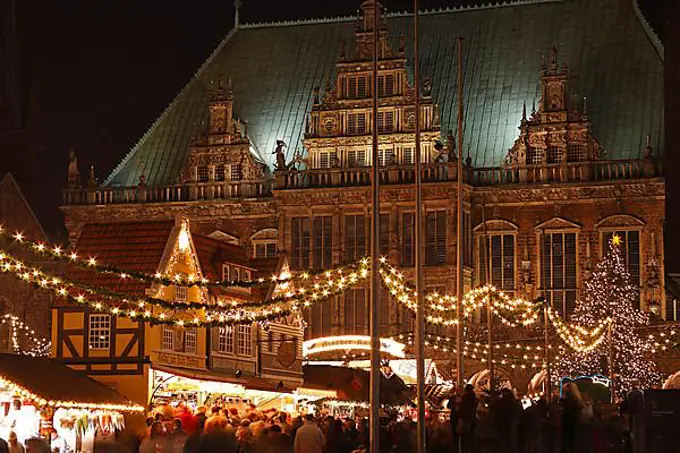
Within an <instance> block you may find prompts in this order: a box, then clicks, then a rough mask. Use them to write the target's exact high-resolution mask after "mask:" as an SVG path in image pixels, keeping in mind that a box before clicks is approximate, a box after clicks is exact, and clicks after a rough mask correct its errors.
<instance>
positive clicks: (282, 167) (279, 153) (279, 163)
mask: <svg viewBox="0 0 680 453" xmlns="http://www.w3.org/2000/svg"><path fill="white" fill-rule="evenodd" d="M285 147H286V144H285V143H284V141H283V140H277V141H276V149H275V150H274V152H273V153H272V154H276V167H275V168H274V169H275V170H276V171H286V170H288V165H287V164H286V155H285V154H284V153H283V148H285Z"/></svg>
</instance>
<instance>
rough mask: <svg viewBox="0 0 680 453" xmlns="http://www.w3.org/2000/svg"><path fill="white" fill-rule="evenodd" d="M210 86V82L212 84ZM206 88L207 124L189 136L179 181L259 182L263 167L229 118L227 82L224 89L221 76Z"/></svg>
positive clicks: (229, 92) (230, 106) (229, 102)
mask: <svg viewBox="0 0 680 453" xmlns="http://www.w3.org/2000/svg"><path fill="white" fill-rule="evenodd" d="M213 85H214V84H213ZM216 85H217V86H216V87H213V88H212V89H211V90H210V98H211V100H210V103H209V104H208V109H209V117H210V118H209V124H208V125H207V128H206V129H205V130H202V131H201V132H200V133H199V135H198V136H193V137H192V140H191V147H190V153H189V159H188V160H187V163H186V164H185V166H184V169H183V171H182V174H181V175H180V182H221V181H259V180H262V179H264V178H265V176H266V171H265V166H264V165H263V164H262V163H260V162H258V161H257V160H256V159H255V156H253V154H252V153H251V152H250V140H249V139H248V137H247V134H243V133H242V132H241V124H240V123H239V122H238V121H236V120H234V119H233V104H234V101H233V94H232V90H231V81H229V82H228V85H227V89H226V90H225V88H224V86H223V82H222V78H221V77H220V78H218V80H217V84H216Z"/></svg>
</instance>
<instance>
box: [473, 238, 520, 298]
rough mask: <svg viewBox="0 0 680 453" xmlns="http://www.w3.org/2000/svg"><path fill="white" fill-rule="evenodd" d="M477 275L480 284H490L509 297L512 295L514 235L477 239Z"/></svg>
mask: <svg viewBox="0 0 680 453" xmlns="http://www.w3.org/2000/svg"><path fill="white" fill-rule="evenodd" d="M479 275H480V280H481V282H482V283H490V284H492V285H494V286H495V287H496V288H498V289H501V290H503V291H505V292H506V293H507V294H509V295H510V296H513V295H514V294H513V293H514V291H515V236H514V235H512V234H503V233H500V234H490V235H489V236H487V237H486V238H483V237H481V238H479Z"/></svg>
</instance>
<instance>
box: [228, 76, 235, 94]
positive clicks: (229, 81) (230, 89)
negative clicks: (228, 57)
mask: <svg viewBox="0 0 680 453" xmlns="http://www.w3.org/2000/svg"><path fill="white" fill-rule="evenodd" d="M233 97H234V90H233V87H232V85H231V77H229V78H228V79H227V99H233Z"/></svg>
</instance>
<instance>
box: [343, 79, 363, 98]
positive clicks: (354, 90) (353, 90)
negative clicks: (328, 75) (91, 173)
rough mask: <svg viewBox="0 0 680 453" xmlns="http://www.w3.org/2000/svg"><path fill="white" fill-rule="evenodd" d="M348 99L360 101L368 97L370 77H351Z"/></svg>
mask: <svg viewBox="0 0 680 453" xmlns="http://www.w3.org/2000/svg"><path fill="white" fill-rule="evenodd" d="M347 85H348V87H347V97H348V98H350V99H360V98H365V97H367V96H368V77H367V76H351V77H349V78H348V79H347Z"/></svg>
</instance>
